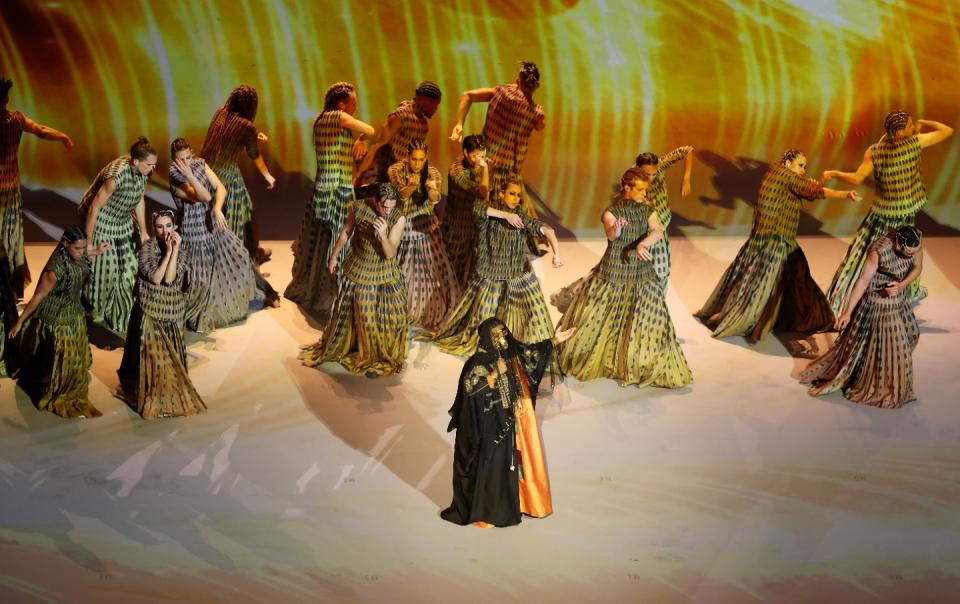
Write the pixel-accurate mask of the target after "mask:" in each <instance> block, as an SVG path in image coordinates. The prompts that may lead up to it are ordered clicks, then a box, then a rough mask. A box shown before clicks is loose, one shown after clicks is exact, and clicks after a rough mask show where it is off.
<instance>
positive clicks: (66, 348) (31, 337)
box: [16, 245, 100, 417]
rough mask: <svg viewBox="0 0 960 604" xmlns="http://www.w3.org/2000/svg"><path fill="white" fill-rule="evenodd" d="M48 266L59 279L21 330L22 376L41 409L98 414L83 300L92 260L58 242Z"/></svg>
mask: <svg viewBox="0 0 960 604" xmlns="http://www.w3.org/2000/svg"><path fill="white" fill-rule="evenodd" d="M43 272H44V273H46V272H51V273H53V274H54V275H55V276H56V278H57V280H56V282H55V284H54V286H53V289H52V290H51V291H50V293H48V294H47V296H46V297H45V298H44V299H43V300H42V301H41V302H40V304H38V305H37V307H36V310H34V312H33V314H32V315H30V316H29V317H27V319H26V320H25V321H24V322H23V327H22V329H21V330H20V333H19V334H18V335H17V338H16V348H17V352H18V355H19V365H20V372H19V374H18V375H17V382H18V384H19V385H20V387H21V388H23V390H24V391H25V392H26V393H27V394H28V395H29V396H30V398H31V399H32V400H33V402H34V404H35V405H36V406H37V408H38V409H44V410H47V411H50V412H51V413H55V414H57V415H59V416H61V417H80V416H85V417H96V416H98V415H100V412H99V411H97V409H96V408H95V407H94V406H93V405H91V404H90V400H89V399H88V398H87V388H88V386H89V384H90V365H92V364H93V356H92V355H91V354H90V342H89V341H88V340H87V322H86V317H85V316H84V314H85V313H84V308H83V303H82V296H83V291H84V285H85V284H86V282H87V281H89V279H90V264H89V261H88V260H87V259H86V258H83V259H81V260H74V259H73V258H71V257H70V255H69V254H68V253H67V251H66V250H65V249H64V248H63V246H62V245H58V246H57V249H56V250H54V252H53V254H52V255H51V256H50V260H48V261H47V265H46V266H45V267H44V268H43ZM42 276H43V275H42V273H41V277H42Z"/></svg>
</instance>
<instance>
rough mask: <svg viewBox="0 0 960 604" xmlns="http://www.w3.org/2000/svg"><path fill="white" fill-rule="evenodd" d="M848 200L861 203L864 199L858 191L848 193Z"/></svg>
mask: <svg viewBox="0 0 960 604" xmlns="http://www.w3.org/2000/svg"><path fill="white" fill-rule="evenodd" d="M847 199H849V200H850V201H860V200H861V199H863V197H860V194H859V193H857V192H856V191H848V192H847Z"/></svg>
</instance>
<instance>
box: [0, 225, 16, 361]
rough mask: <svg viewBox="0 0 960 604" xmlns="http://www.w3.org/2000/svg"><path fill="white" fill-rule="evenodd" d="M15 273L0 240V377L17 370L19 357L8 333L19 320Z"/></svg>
mask: <svg viewBox="0 0 960 604" xmlns="http://www.w3.org/2000/svg"><path fill="white" fill-rule="evenodd" d="M14 290H15V288H14V286H13V275H12V274H11V273H10V265H9V264H8V263H7V250H6V249H5V248H4V247H3V243H2V242H0V378H4V377H8V376H10V375H12V374H13V372H14V371H16V368H17V358H16V355H15V354H14V348H13V346H12V345H10V344H7V334H9V333H10V329H12V328H13V325H14V323H16V321H17V315H18V313H17V294H16V292H15V291H14Z"/></svg>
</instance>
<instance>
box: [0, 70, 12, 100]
mask: <svg viewBox="0 0 960 604" xmlns="http://www.w3.org/2000/svg"><path fill="white" fill-rule="evenodd" d="M11 88H13V80H11V79H10V78H8V77H7V76H0V101H5V100H7V99H8V98H10V89H11Z"/></svg>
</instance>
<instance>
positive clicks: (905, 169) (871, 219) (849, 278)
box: [827, 135, 927, 314]
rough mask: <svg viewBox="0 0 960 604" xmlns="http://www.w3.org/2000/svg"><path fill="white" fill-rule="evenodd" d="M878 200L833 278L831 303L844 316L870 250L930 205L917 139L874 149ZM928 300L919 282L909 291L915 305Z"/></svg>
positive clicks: (877, 145) (885, 143)
mask: <svg viewBox="0 0 960 604" xmlns="http://www.w3.org/2000/svg"><path fill="white" fill-rule="evenodd" d="M871 150H872V156H873V180H874V183H875V188H876V191H875V193H876V197H874V200H873V204H872V205H871V206H870V211H868V212H867V215H866V216H865V217H864V218H863V222H861V223H860V227H859V228H858V229H857V234H856V235H855V236H854V238H853V242H852V243H851V244H850V247H849V249H847V255H846V256H845V257H844V259H843V262H842V263H841V264H840V267H839V268H837V273H836V274H835V275H834V276H833V281H832V282H831V283H830V288H829V289H828V290H827V299H828V300H830V306H831V307H832V308H833V312H834V313H836V314H840V313H841V312H842V311H843V309H844V307H845V306H846V304H847V298H849V297H850V292H851V291H852V290H853V286H854V284H856V282H857V279H859V278H860V271H862V270H863V263H864V262H865V261H866V259H867V248H868V247H869V246H870V244H871V243H873V242H874V241H876V240H877V239H878V238H880V237H882V236H883V235H885V234H886V233H888V232H889V231H890V230H892V229H895V228H897V227H898V226H902V225H905V224H914V223H915V222H916V218H917V212H919V211H920V210H921V208H923V206H925V205H926V204H927V191H926V189H925V188H924V186H923V179H922V175H921V173H920V151H921V150H922V149H921V147H920V141H919V139H918V138H917V137H916V135H914V136H907V137H902V138H897V139H894V140H892V141H888V140H886V138H884V140H881V141H880V142H878V143H875V144H874V145H873V146H871ZM926 296H927V290H926V288H924V287H920V280H919V279H917V280H916V281H914V282H913V283H911V284H910V287H909V289H908V290H907V300H908V301H909V302H910V303H911V304H915V303H917V302H919V301H920V300H922V299H923V298H925V297H926Z"/></svg>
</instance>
